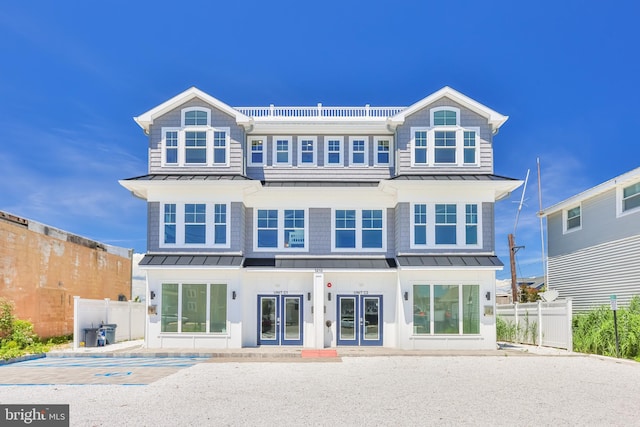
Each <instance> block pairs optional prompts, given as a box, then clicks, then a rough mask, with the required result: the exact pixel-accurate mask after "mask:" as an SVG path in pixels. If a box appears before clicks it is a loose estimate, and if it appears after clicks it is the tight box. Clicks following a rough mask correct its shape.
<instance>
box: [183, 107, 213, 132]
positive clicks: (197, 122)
mask: <svg viewBox="0 0 640 427" xmlns="http://www.w3.org/2000/svg"><path fill="white" fill-rule="evenodd" d="M210 123H211V122H210V120H209V110H208V109H205V108H197V107H196V108H185V109H184V110H182V126H183V127H184V126H209V125H210Z"/></svg>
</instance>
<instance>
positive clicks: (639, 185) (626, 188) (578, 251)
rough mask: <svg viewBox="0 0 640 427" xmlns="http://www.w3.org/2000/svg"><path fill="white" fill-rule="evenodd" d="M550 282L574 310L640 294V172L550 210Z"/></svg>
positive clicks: (621, 301)
mask: <svg viewBox="0 0 640 427" xmlns="http://www.w3.org/2000/svg"><path fill="white" fill-rule="evenodd" d="M542 216H543V217H546V219H547V236H548V237H547V239H548V257H549V258H548V267H547V269H548V283H549V286H548V287H549V289H552V290H556V291H558V292H559V293H560V295H559V296H560V298H573V309H574V310H575V311H585V310H589V309H591V308H594V307H597V306H600V305H609V303H610V297H611V295H616V297H617V301H618V305H619V306H624V305H627V304H628V303H629V300H630V299H631V297H632V296H634V295H640V168H636V169H634V170H632V171H630V172H627V173H625V174H622V175H620V176H618V177H615V178H613V179H611V180H609V181H607V182H605V183H602V184H600V185H598V186H595V187H593V188H591V189H589V190H587V191H584V192H582V193H580V194H578V195H575V196H573V197H570V198H569V199H567V200H564V201H562V202H560V203H557V204H555V205H553V206H551V207H549V208H547V209H544V211H543V212H542Z"/></svg>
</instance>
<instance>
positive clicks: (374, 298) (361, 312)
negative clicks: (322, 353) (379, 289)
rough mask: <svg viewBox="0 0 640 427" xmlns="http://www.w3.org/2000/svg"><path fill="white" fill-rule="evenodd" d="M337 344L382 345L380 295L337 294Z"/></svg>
mask: <svg viewBox="0 0 640 427" xmlns="http://www.w3.org/2000/svg"><path fill="white" fill-rule="evenodd" d="M337 303H338V311H337V312H338V340H337V341H338V345H355V346H365V345H372V346H373V345H382V295H338V296H337Z"/></svg>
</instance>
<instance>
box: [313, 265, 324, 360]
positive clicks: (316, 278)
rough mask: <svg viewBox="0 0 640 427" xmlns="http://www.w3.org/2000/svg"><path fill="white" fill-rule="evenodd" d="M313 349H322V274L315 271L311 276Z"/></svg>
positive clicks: (319, 271) (320, 271)
mask: <svg viewBox="0 0 640 427" xmlns="http://www.w3.org/2000/svg"><path fill="white" fill-rule="evenodd" d="M312 304H313V332H314V340H313V348H324V328H325V327H326V326H325V324H324V318H325V316H324V273H323V272H322V270H317V271H316V272H315V273H314V274H313V299H312Z"/></svg>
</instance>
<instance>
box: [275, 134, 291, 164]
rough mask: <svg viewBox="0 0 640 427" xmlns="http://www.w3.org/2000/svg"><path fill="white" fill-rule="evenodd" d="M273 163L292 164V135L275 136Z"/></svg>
mask: <svg viewBox="0 0 640 427" xmlns="http://www.w3.org/2000/svg"><path fill="white" fill-rule="evenodd" d="M273 165H274V166H291V137H288V136H274V137H273Z"/></svg>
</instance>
